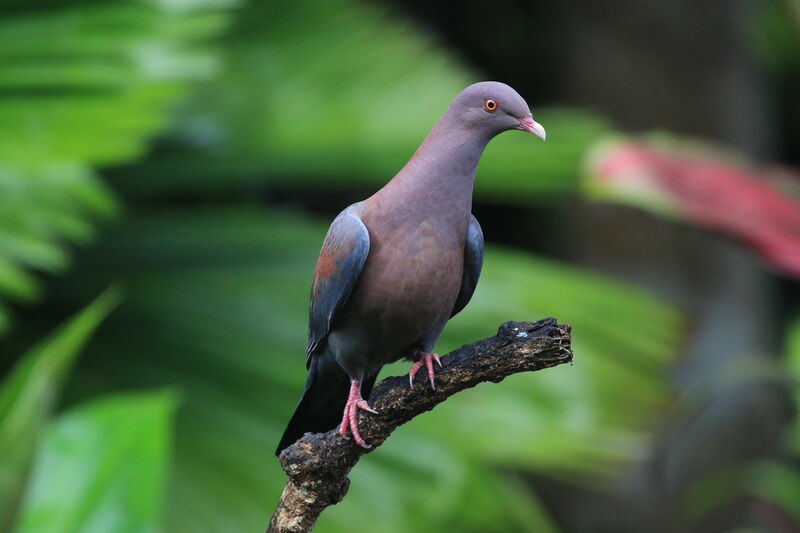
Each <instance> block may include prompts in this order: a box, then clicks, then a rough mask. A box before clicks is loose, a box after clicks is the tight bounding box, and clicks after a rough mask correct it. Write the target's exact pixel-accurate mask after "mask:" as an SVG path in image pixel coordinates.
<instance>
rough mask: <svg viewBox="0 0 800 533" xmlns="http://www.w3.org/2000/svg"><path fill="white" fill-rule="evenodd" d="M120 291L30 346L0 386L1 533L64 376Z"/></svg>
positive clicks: (108, 293)
mask: <svg viewBox="0 0 800 533" xmlns="http://www.w3.org/2000/svg"><path fill="white" fill-rule="evenodd" d="M119 299H120V294H119V291H118V290H116V289H110V290H107V291H106V292H105V293H104V294H102V295H101V296H100V297H99V298H97V300H95V302H94V303H92V304H91V305H90V306H89V307H87V308H86V309H85V310H83V311H82V312H81V313H80V314H78V315H77V316H75V317H74V318H72V319H71V320H70V321H69V322H67V323H66V324H64V325H63V326H61V327H60V328H59V329H58V330H56V331H55V332H54V333H53V334H51V335H50V336H49V337H47V338H46V339H44V340H43V341H41V342H39V343H38V344H37V345H36V346H34V347H33V348H31V349H30V350H29V351H28V352H27V353H26V354H25V355H24V356H23V358H22V359H21V360H20V361H19V362H18V363H17V365H16V366H15V367H14V369H13V370H12V371H11V373H10V374H9V376H8V377H7V378H6V380H5V381H4V382H3V384H2V388H0V457H2V458H3V460H2V461H0V531H5V530H6V528H7V527H8V526H9V525H10V523H11V520H12V519H13V516H14V514H15V509H16V506H17V504H18V502H19V497H20V495H21V491H22V488H23V486H24V483H25V479H26V477H27V473H28V469H29V466H30V461H31V458H32V456H33V451H34V448H35V445H36V442H37V439H38V437H39V434H40V430H41V427H42V424H43V423H44V421H45V420H46V418H47V416H48V414H49V412H50V409H51V408H52V405H53V402H54V400H55V398H56V396H57V394H58V391H59V389H60V387H61V382H62V381H63V379H64V377H65V375H66V374H67V373H68V372H69V369H70V367H71V366H72V363H73V362H74V360H75V358H76V357H77V355H78V353H80V351H81V349H82V348H83V346H84V344H85V343H86V341H87V340H88V338H89V336H90V335H91V334H92V332H93V331H94V330H95V329H96V328H97V326H98V325H99V324H100V322H101V321H102V320H103V319H104V318H105V317H106V315H108V313H109V312H111V310H112V309H113V308H114V306H115V305H117V302H118V301H119Z"/></svg>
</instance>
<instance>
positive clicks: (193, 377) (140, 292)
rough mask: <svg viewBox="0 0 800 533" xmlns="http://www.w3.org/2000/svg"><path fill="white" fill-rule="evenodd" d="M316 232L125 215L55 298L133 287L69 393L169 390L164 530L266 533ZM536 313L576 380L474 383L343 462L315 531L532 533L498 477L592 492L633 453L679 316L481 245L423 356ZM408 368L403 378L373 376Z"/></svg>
mask: <svg viewBox="0 0 800 533" xmlns="http://www.w3.org/2000/svg"><path fill="white" fill-rule="evenodd" d="M325 229H326V228H325V224H321V223H318V222H315V221H310V220H308V219H307V218H306V217H303V216H300V215H298V214H297V213H293V212H270V211H263V210H257V209H254V208H245V207H230V208H200V207H197V206H193V207H185V208H175V207H171V208H170V209H159V210H143V211H132V212H131V213H130V217H129V219H128V220H127V221H125V222H123V223H121V224H119V225H118V226H117V227H115V228H113V230H112V231H110V232H109V234H108V235H107V236H106V237H105V238H104V239H103V240H102V241H101V242H99V243H98V245H97V246H95V247H93V248H92V249H91V250H88V251H86V252H84V253H82V254H81V256H80V260H79V261H78V263H77V264H76V268H75V269H74V271H73V272H72V273H71V274H70V275H69V276H67V277H66V278H65V279H64V280H63V281H60V282H55V283H54V285H53V291H54V293H55V295H56V296H57V297H58V298H59V299H60V300H62V301H65V302H69V303H70V304H72V303H74V302H79V301H83V300H84V299H85V298H86V293H87V292H91V291H93V290H95V289H94V287H96V286H101V285H102V284H104V283H106V282H107V280H110V279H124V280H126V284H127V286H128V287H129V294H130V296H129V298H128V299H127V300H126V303H125V305H124V306H123V307H122V308H121V309H120V310H119V312H118V313H115V315H114V317H112V319H111V320H110V321H109V323H108V324H107V326H106V327H104V328H103V330H102V331H101V332H100V334H99V335H98V336H97V338H96V339H95V341H94V342H93V343H92V346H91V347H90V348H89V350H88V352H87V354H86V356H85V357H84V358H83V359H82V365H81V368H80V369H78V373H77V375H76V378H75V380H74V381H73V387H72V388H71V391H70V393H71V394H70V396H71V397H73V398H76V397H77V398H81V397H85V396H92V395H95V394H100V393H103V392H108V391H111V390H116V389H120V388H121V389H128V388H132V387H134V388H139V387H148V388H149V387H159V386H164V385H168V384H170V385H171V384H174V385H176V386H177V387H179V389H180V390H181V391H183V393H184V394H185V398H186V402H185V407H184V408H183V409H182V410H181V411H180V412H179V414H178V417H177V420H176V436H175V459H174V463H173V473H172V476H171V482H170V484H169V488H168V493H167V505H166V508H167V511H166V529H167V530H168V531H176V532H179V531H192V530H197V529H200V528H202V530H203V531H209V532H214V531H220V532H222V531H231V530H253V529H258V528H259V527H263V524H264V522H265V518H266V517H265V513H266V512H268V509H266V507H269V505H267V504H265V502H273V501H274V500H275V499H276V498H277V496H278V494H279V492H280V489H281V488H282V485H283V483H284V480H285V478H284V476H283V474H282V472H281V471H280V469H279V467H278V464H277V461H276V460H275V459H274V457H273V456H272V454H271V449H272V447H274V444H275V442H276V441H277V439H278V438H279V437H280V434H281V432H282V430H283V425H284V424H285V422H286V420H287V417H288V416H289V414H290V413H291V411H292V409H293V408H294V404H295V402H296V400H297V398H298V397H299V394H300V391H301V388H302V385H303V381H304V374H305V367H304V364H303V354H302V346H303V342H304V338H305V334H306V312H307V310H306V302H307V294H308V283H309V279H310V276H311V273H312V271H313V265H314V261H315V258H316V254H317V252H318V249H319V244H320V242H321V239H322V237H323V236H324V233H325ZM551 314H553V315H555V316H558V317H559V319H560V320H562V321H565V322H568V323H571V324H573V326H574V331H575V351H576V354H579V355H578V356H576V364H575V366H571V367H564V368H558V369H553V370H550V371H548V372H543V373H537V374H536V375H528V376H516V377H514V378H511V379H508V380H506V381H504V382H503V385H502V386H481V387H478V388H477V389H475V390H471V391H467V392H465V393H463V394H461V395H459V396H458V397H457V398H454V399H452V400H451V401H448V402H447V403H446V404H445V405H442V406H440V407H439V408H437V409H436V411H434V412H432V413H430V414H426V415H425V416H422V417H419V418H417V419H415V420H414V421H413V422H411V423H410V424H408V425H407V426H405V427H403V428H402V429H400V430H399V431H398V432H396V434H394V435H393V436H392V438H391V439H390V440H389V441H388V442H387V443H386V445H384V446H383V447H381V450H380V452H379V453H376V454H373V455H370V456H368V457H367V458H365V460H364V461H362V462H361V463H359V465H358V468H357V469H356V470H355V471H354V472H353V476H352V479H353V483H352V486H351V488H350V493H349V494H348V497H347V500H346V501H345V502H344V503H342V504H341V505H338V506H336V507H334V508H331V509H330V510H328V511H326V513H325V514H324V515H323V517H322V521H321V523H320V526H319V530H320V531H347V530H352V529H353V528H354V527H356V525H357V524H363V523H371V524H375V525H374V529H373V530H374V531H386V532H393V531H397V532H400V531H435V530H441V529H442V528H449V527H454V528H456V529H457V530H459V531H462V530H463V531H509V530H517V531H525V530H540V529H531V524H542V523H548V518H547V516H546V514H542V513H541V512H540V511H537V509H540V507H539V506H538V504H537V503H536V497H535V494H533V493H532V492H531V490H530V488H527V487H526V486H525V485H524V484H523V483H522V482H521V481H520V480H519V478H518V477H517V475H516V474H513V473H512V472H515V471H517V470H519V469H522V470H529V471H536V472H540V473H544V474H547V475H551V476H560V477H563V478H564V479H570V480H571V482H580V483H584V484H587V485H593V484H596V483H597V476H598V475H600V476H601V478H602V477H603V476H607V475H613V474H614V472H616V471H617V468H618V467H619V466H620V464H622V463H625V462H628V461H631V460H632V459H634V458H636V457H637V456H639V455H641V453H643V446H644V445H645V444H646V441H647V431H648V429H649V428H650V424H651V423H652V421H653V420H654V412H655V411H657V410H658V409H659V408H660V407H661V406H662V405H663V404H664V403H665V402H666V396H667V390H666V385H665V382H664V374H665V364H666V363H667V362H668V361H669V360H670V356H671V354H673V353H674V352H675V350H676V343H677V342H678V341H679V340H680V338H681V335H680V331H681V320H680V317H679V315H678V314H677V313H676V312H675V311H673V310H671V309H669V308H666V307H664V306H663V305H661V304H658V303H656V302H654V301H652V300H651V299H650V298H648V297H645V296H644V295H642V294H639V293H636V292H633V291H631V290H629V289H625V288H623V287H621V286H620V285H619V284H615V283H611V282H607V281H602V280H598V279H596V278H595V277H594V276H587V275H586V274H585V273H583V272H581V271H579V270H575V269H572V268H569V267H567V266H566V265H563V264H559V263H553V262H550V261H544V260H541V259H534V258H531V257H530V256H527V255H525V254H521V253H518V252H512V251H510V250H504V249H501V248H496V247H490V248H489V249H488V250H487V257H486V263H485V266H484V274H483V277H482V279H481V283H480V285H479V287H478V290H477V292H476V294H475V297H474V298H473V301H472V303H471V304H470V306H469V307H468V308H467V309H466V310H465V311H464V312H463V313H462V314H460V315H459V316H458V317H457V318H456V319H454V320H453V322H452V323H451V325H450V326H448V328H447V330H446V332H445V335H444V336H443V338H442V340H441V342H440V344H439V346H438V349H439V350H440V351H442V352H444V351H447V350H450V349H452V348H454V347H456V346H458V345H459V344H462V343H466V342H472V341H474V340H475V339H477V338H480V337H483V336H489V335H492V334H494V329H495V328H496V327H497V325H498V324H499V323H501V322H502V321H504V320H507V319H509V318H520V319H525V318H530V319H535V318H538V317H541V316H545V315H551ZM626 331H637V332H640V334H638V335H635V336H634V335H627V334H625V333H623V332H626ZM405 371H407V368H406V365H405V364H402V363H401V364H398V365H397V366H395V367H390V368H388V369H387V370H386V371H385V373H387V374H389V373H391V374H400V373H403V372H405ZM233 450H235V452H233ZM498 467H503V468H502V469H501V470H498ZM501 493H502V494H506V495H507V497H502V498H500V497H498V496H497V495H498V494H501ZM512 494H513V497H512V496H511V495H512ZM523 502H524V505H523ZM265 506H266V507H265ZM470 508H473V509H475V513H465V512H464V510H465V509H470ZM412 510H413V511H412ZM534 517H535V520H534V519H533V518H534Z"/></svg>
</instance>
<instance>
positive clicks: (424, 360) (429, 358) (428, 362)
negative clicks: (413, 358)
mask: <svg viewBox="0 0 800 533" xmlns="http://www.w3.org/2000/svg"><path fill="white" fill-rule="evenodd" d="M417 357H419V359H417V362H416V363H414V364H413V365H411V370H409V371H408V385H409V386H410V387H413V386H414V376H415V375H416V374H417V370H419V369H420V368H422V365H425V367H426V368H427V369H428V379H429V380H430V382H431V388H432V389H433V390H436V385H435V384H434V382H433V378H434V377H435V376H436V374H435V373H434V371H433V362H434V361H436V362H437V363H438V364H439V368H441V366H442V361H441V360H440V359H439V354H438V353H428V352H417Z"/></svg>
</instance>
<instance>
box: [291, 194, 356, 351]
mask: <svg viewBox="0 0 800 533" xmlns="http://www.w3.org/2000/svg"><path fill="white" fill-rule="evenodd" d="M369 244H370V243H369V232H368V231H367V227H366V226H365V225H364V222H363V221H362V220H361V218H360V217H359V216H358V204H353V205H351V206H350V207H348V208H347V209H345V210H344V211H342V212H341V213H340V214H339V216H337V217H336V219H335V220H334V221H333V223H332V224H331V227H330V228H329V229H328V234H327V235H326V236H325V241H324V242H323V243H322V250H321V251H320V253H319V259H318V260H317V268H316V270H315V271H314V281H313V283H312V285H311V297H310V302H309V313H308V314H309V316H308V347H307V350H306V355H307V358H306V364H308V362H309V361H310V360H311V355H312V354H313V353H314V352H316V351H317V350H318V349H319V348H320V347H321V346H322V345H323V343H324V341H325V338H326V337H327V335H328V333H329V332H330V329H331V324H332V323H333V321H334V320H335V319H336V316H337V314H338V313H339V312H340V311H341V309H342V307H343V306H344V304H345V303H346V302H347V299H348V297H349V296H350V293H351V292H352V290H353V288H354V287H355V285H356V282H358V278H359V276H360V275H361V271H362V270H363V268H364V263H365V262H366V261H367V255H369Z"/></svg>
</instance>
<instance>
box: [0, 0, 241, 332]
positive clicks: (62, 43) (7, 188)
mask: <svg viewBox="0 0 800 533" xmlns="http://www.w3.org/2000/svg"><path fill="white" fill-rule="evenodd" d="M229 4H231V2H230V1H229V0H189V1H184V2H175V1H171V0H131V1H126V2H104V1H102V0H94V1H89V2H55V1H42V0H39V1H36V2H24V1H13V0H12V1H5V2H3V6H2V7H3V9H4V13H3V17H2V19H0V124H2V125H3V131H4V132H7V133H5V134H2V135H0V161H2V162H3V163H2V165H1V166H0V334H2V333H3V331H4V330H6V329H7V327H8V314H7V312H6V311H5V310H4V306H3V299H5V298H9V299H12V300H15V301H20V302H28V303H29V302H31V301H34V300H35V299H36V298H37V296H38V292H39V284H38V282H37V281H36V279H35V278H34V277H33V276H31V275H30V274H29V273H27V272H26V270H28V269H34V270H39V271H46V272H57V271H59V270H61V269H63V268H64V267H65V265H66V262H67V256H68V253H67V251H66V246H67V243H68V242H76V243H82V244H85V243H86V242H87V241H88V240H89V239H90V238H91V237H92V234H93V232H92V222H93V221H94V220H96V219H97V218H98V217H108V216H111V215H113V214H114V213H115V212H116V210H117V208H116V202H115V200H114V198H113V196H112V195H111V194H110V193H109V192H108V190H107V189H106V187H105V186H104V185H103V184H102V183H101V182H100V181H99V180H98V179H97V177H96V175H95V173H94V171H93V170H92V169H91V168H90V165H93V164H101V163H102V164H108V163H117V162H121V161H126V160H130V159H131V158H135V157H138V156H141V155H142V151H143V149H144V146H145V142H146V141H147V139H148V137H149V136H150V135H152V134H153V133H154V132H156V131H158V130H159V129H161V128H163V127H164V126H165V125H166V123H167V118H168V117H167V114H166V111H167V110H168V106H169V105H170V104H172V103H174V102H175V100H176V98H177V97H178V96H180V95H181V94H182V92H183V89H184V82H185V81H186V80H188V79H196V78H198V77H202V76H204V75H207V74H209V73H211V72H212V69H213V67H214V64H213V59H214V58H213V55H211V54H210V53H209V50H205V49H204V48H203V46H201V45H199V43H201V42H202V41H203V40H205V39H207V38H208V37H209V36H212V35H215V34H216V33H218V32H219V31H220V30H221V29H222V27H223V25H224V23H225V21H226V18H227V16H226V15H227V14H226V13H224V12H222V11H220V8H221V7H223V6H226V5H229Z"/></svg>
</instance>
